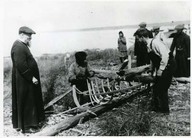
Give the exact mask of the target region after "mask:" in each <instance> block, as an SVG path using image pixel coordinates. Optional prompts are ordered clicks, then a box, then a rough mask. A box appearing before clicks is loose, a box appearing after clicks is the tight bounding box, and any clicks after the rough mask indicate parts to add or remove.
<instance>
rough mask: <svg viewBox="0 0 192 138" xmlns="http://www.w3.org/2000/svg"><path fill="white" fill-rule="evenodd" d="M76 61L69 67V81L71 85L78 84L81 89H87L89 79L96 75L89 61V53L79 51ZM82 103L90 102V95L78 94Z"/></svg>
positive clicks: (77, 86) (76, 54)
mask: <svg viewBox="0 0 192 138" xmlns="http://www.w3.org/2000/svg"><path fill="white" fill-rule="evenodd" d="M75 60H76V62H74V63H72V64H71V66H70V67H69V79H68V80H69V82H70V83H71V85H76V88H77V89H79V90H80V91H82V92H83V91H87V90H88V86H87V79H88V78H89V77H92V76H94V71H92V70H91V69H90V67H89V65H88V63H87V53H85V52H84V51H79V52H76V53H75ZM77 96H78V100H79V102H80V104H84V103H86V102H89V96H88V95H83V94H77Z"/></svg>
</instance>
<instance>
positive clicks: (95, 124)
mask: <svg viewBox="0 0 192 138" xmlns="http://www.w3.org/2000/svg"><path fill="white" fill-rule="evenodd" d="M88 52H89V55H90V56H89V59H90V63H91V64H92V65H94V67H98V68H102V67H104V66H106V65H108V63H111V62H117V63H118V61H117V60H118V59H117V58H114V59H113V58H111V59H110V60H109V61H108V60H106V61H103V60H101V59H102V58H105V59H109V57H107V56H110V54H111V53H112V51H110V52H106V51H102V52H103V53H102V52H101V53H102V54H100V52H99V53H97V54H95V53H94V52H97V51H88ZM113 52H114V51H113ZM116 54H117V53H116V52H114V53H113V55H116ZM95 55H96V56H95ZM103 55H105V57H104V56H103ZM95 58H98V60H95V61H94V60H93V59H95ZM37 61H38V65H39V69H40V74H41V83H42V90H43V96H44V101H45V104H46V103H47V102H49V101H50V100H51V99H52V98H54V97H56V96H57V95H60V94H61V93H63V92H64V91H66V90H67V89H68V88H69V87H70V85H69V83H68V82H67V73H68V70H67V69H68V66H64V65H63V55H60V56H53V57H51V58H50V57H41V58H38V59H37ZM97 61H100V62H97ZM70 62H72V61H70ZM4 65H5V66H4V110H3V111H4V135H5V136H22V135H23V134H21V133H20V132H17V131H15V130H14V129H13V128H12V123H11V63H10V60H8V59H6V61H5V63H4ZM107 69H109V66H108V67H107ZM150 98H151V97H150V94H149V95H143V96H139V97H137V98H135V99H134V100H133V101H128V102H127V103H125V104H124V105H122V106H121V107H119V108H114V109H113V110H111V111H109V112H106V113H103V114H102V115H100V116H98V117H96V118H94V119H91V120H89V121H87V122H85V123H83V124H78V125H77V126H76V127H74V128H71V129H69V130H66V131H63V132H61V133H59V134H58V135H59V136H63V135H64V136H83V135H86V136H152V135H157V136H189V135H190V84H182V83H178V84H177V85H171V87H170V89H169V102H170V103H169V104H170V114H169V115H165V114H160V113H155V112H151V111H150V110H149V107H150ZM70 101H71V97H70V96H69V97H66V98H65V99H63V100H62V101H61V102H59V103H57V104H56V105H55V106H54V108H53V109H52V110H54V111H57V112H60V111H63V110H66V109H68V108H70V106H71V105H72V103H70ZM69 117H70V116H66V115H60V116H57V115H56V114H53V115H49V116H47V122H46V124H45V125H54V124H56V123H57V122H60V121H61V120H64V119H68V118H69Z"/></svg>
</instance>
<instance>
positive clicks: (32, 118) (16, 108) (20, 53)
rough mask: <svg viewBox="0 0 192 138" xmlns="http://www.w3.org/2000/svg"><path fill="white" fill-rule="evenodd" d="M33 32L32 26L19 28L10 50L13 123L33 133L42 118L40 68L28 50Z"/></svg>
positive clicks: (14, 126) (18, 128) (16, 126)
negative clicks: (17, 37) (17, 35)
mask: <svg viewBox="0 0 192 138" xmlns="http://www.w3.org/2000/svg"><path fill="white" fill-rule="evenodd" d="M32 34H35V32H34V31H33V30H32V29H30V28H28V27H26V26H23V27H20V29H19V39H18V40H16V41H15V42H14V44H13V47H12V49H11V59H12V63H13V68H12V123H13V128H15V129H16V130H22V133H32V132H35V131H36V130H37V129H38V127H39V123H40V122H42V121H44V119H45V115H44V108H43V99H42V92H41V84H40V77H39V69H38V66H37V63H36V61H35V59H34V58H33V56H32V54H31V52H30V50H29V46H30V41H31V39H32V37H31V35H32Z"/></svg>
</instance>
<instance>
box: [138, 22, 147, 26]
mask: <svg viewBox="0 0 192 138" xmlns="http://www.w3.org/2000/svg"><path fill="white" fill-rule="evenodd" d="M139 26H140V27H146V26H147V23H146V22H141V23H140V24H139Z"/></svg>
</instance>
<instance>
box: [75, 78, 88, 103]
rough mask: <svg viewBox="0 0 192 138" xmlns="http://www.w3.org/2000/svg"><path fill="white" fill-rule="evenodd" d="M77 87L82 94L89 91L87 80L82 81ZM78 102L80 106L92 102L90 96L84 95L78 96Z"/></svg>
mask: <svg viewBox="0 0 192 138" xmlns="http://www.w3.org/2000/svg"><path fill="white" fill-rule="evenodd" d="M76 87H77V89H79V90H80V91H81V92H84V91H87V90H88V86H87V80H86V79H81V80H78V81H77V82H76ZM77 98H78V101H79V103H80V105H82V104H85V103H87V102H90V99H89V96H88V95H84V94H77Z"/></svg>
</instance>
